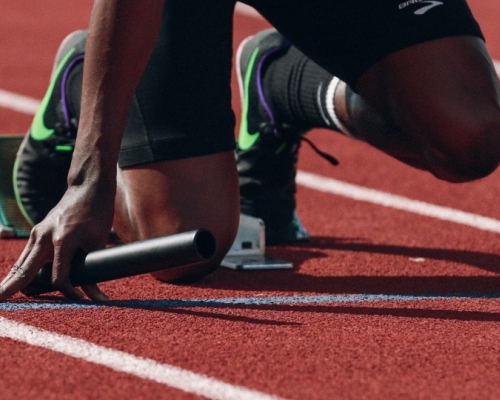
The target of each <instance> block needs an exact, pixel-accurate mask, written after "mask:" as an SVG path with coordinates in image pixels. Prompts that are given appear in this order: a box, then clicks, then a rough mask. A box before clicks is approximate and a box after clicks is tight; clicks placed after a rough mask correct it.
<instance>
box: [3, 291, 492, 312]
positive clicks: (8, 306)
mask: <svg viewBox="0 0 500 400" xmlns="http://www.w3.org/2000/svg"><path fill="white" fill-rule="evenodd" d="M461 299H462V300H472V299H500V292H495V293H434V294H433V293H428V294H348V295H314V296H270V297H233V298H218V299H183V300H111V301H109V302H106V303H92V302H87V303H70V302H22V303H17V302H16V303H10V302H7V303H0V311H33V310H64V309H94V308H106V307H121V308H139V309H144V308H148V307H154V308H158V307H162V308H190V307H206V308H216V307H222V308H223V307H232V306H267V305H292V306H293V305H308V304H315V305H322V304H343V303H382V302H388V301H391V302H392V301H396V302H412V301H436V300H439V301H443V300H461Z"/></svg>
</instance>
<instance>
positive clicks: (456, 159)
mask: <svg viewBox="0 0 500 400" xmlns="http://www.w3.org/2000/svg"><path fill="white" fill-rule="evenodd" d="M454 125H455V126H454V127H452V126H450V127H449V128H448V129H447V134H446V137H447V138H448V142H447V143H446V144H445V145H444V146H434V147H432V148H431V149H430V150H429V151H428V154H427V158H428V160H429V162H430V164H431V171H432V172H433V173H434V175H436V176H437V177H438V178H440V179H443V180H446V181H449V182H457V183H459V182H468V181H473V180H476V179H480V178H483V177H485V176H487V175H489V174H491V173H492V172H493V171H494V170H495V169H496V168H497V167H498V164H499V162H500V113H499V115H498V117H496V119H494V120H490V121H488V122H485V123H479V124H474V123H472V124H463V123H462V124H460V126H457V125H456V124H454Z"/></svg>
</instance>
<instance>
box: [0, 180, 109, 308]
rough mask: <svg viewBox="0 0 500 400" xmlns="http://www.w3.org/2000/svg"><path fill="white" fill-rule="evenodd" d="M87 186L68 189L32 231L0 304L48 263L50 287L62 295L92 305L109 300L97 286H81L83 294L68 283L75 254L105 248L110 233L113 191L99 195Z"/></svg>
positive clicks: (1, 288)
mask: <svg viewBox="0 0 500 400" xmlns="http://www.w3.org/2000/svg"><path fill="white" fill-rule="evenodd" d="M88 186H89V185H80V186H72V187H70V188H69V189H68V191H67V192H66V193H65V195H64V196H63V198H62V199H61V201H60V202H59V204H57V205H56V207H55V208H54V209H53V210H52V211H51V212H50V213H49V214H48V215H47V217H46V218H45V219H44V220H43V221H42V222H40V223H39V224H38V225H36V226H35V227H34V228H33V229H32V231H31V234H30V237H29V240H28V243H27V245H26V247H25V248H24V250H23V252H22V253H21V256H20V257H19V259H18V260H17V262H16V263H15V264H14V266H13V267H12V268H11V270H10V272H9V273H8V274H7V276H6V277H5V278H4V280H3V281H2V282H1V283H0V301H4V300H6V299H8V298H9V297H11V296H12V295H14V294H15V293H17V292H19V291H21V290H23V289H24V288H25V287H26V286H28V285H29V283H30V282H31V281H32V280H33V279H34V278H35V276H36V274H37V273H38V271H39V270H40V269H41V268H42V267H43V266H44V265H45V264H46V263H47V262H50V261H52V264H53V266H52V284H53V286H54V288H55V289H57V290H59V291H60V292H61V293H62V294H63V295H65V296H66V297H68V298H70V299H73V300H83V299H84V298H85V295H84V293H85V294H86V295H87V296H88V297H89V298H90V299H91V300H94V301H106V300H108V297H107V296H106V295H105V294H104V293H102V292H101V291H100V290H99V288H98V287H97V285H87V286H82V290H83V292H82V290H79V289H77V288H75V287H73V286H72V284H71V283H70V280H69V272H70V267H71V260H72V259H73V258H74V256H75V254H77V252H79V251H83V252H84V253H88V252H91V251H94V250H98V249H101V248H103V247H105V245H106V241H107V239H108V237H109V233H110V230H111V225H112V218H113V201H114V192H113V190H111V191H110V192H111V193H102V191H101V193H99V191H98V190H96V189H95V188H92V187H88Z"/></svg>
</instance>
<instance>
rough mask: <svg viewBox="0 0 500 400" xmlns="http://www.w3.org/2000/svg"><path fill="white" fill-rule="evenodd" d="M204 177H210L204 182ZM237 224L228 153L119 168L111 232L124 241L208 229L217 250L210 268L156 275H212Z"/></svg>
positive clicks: (235, 183)
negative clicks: (114, 232)
mask: <svg viewBox="0 0 500 400" xmlns="http://www.w3.org/2000/svg"><path fill="white" fill-rule="evenodd" d="M207 177H211V178H210V179H207ZM238 220H239V196H238V178H237V174H236V165H235V160H234V154H233V152H232V151H230V152H224V153H219V154H214V155H208V156H202V157H195V158H189V159H182V160H173V161H163V162H157V163H152V164H146V165H144V166H136V167H131V168H126V169H120V170H119V172H118V193H117V200H116V209H115V220H114V223H113V226H114V229H115V231H116V232H117V234H118V236H119V237H120V238H122V239H123V240H124V241H126V242H132V241H136V240H142V239H147V238H152V237H158V236H163V235H168V234H173V233H177V232H182V231H188V230H192V229H198V228H207V229H209V230H210V231H212V233H213V234H214V235H215V237H216V239H217V245H218V251H217V255H216V257H215V259H214V260H213V261H212V262H211V263H210V265H202V266H195V267H193V266H187V267H183V268H177V269H174V270H167V271H162V272H159V273H156V274H155V276H156V277H157V278H159V279H162V280H168V281H179V280H182V281H189V280H192V279H198V278H199V277H200V276H202V275H206V274H207V273H209V272H211V271H213V270H214V269H215V268H217V266H218V265H220V262H221V260H222V258H223V257H224V256H225V254H226V253H227V251H228V250H229V249H230V247H231V245H232V243H233V241H234V238H235V236H236V231H237V229H238Z"/></svg>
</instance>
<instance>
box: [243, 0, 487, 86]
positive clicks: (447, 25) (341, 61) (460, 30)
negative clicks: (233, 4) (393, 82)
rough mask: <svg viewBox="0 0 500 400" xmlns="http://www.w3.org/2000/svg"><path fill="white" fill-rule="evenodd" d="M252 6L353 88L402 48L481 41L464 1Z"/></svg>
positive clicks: (311, 0)
mask: <svg viewBox="0 0 500 400" xmlns="http://www.w3.org/2000/svg"><path fill="white" fill-rule="evenodd" d="M248 3H249V4H252V5H253V6H254V7H255V8H257V9H258V10H259V11H260V12H261V13H262V14H263V15H264V16H265V17H266V18H267V19H268V20H269V21H270V22H271V23H272V24H273V25H274V26H275V27H276V28H277V29H278V30H279V31H280V32H281V33H282V34H283V35H284V36H285V37H287V38H288V39H289V40H290V41H291V42H292V43H293V44H294V45H295V46H296V47H297V48H299V50H301V51H302V52H303V53H304V54H306V55H307V56H308V57H309V58H311V59H312V60H313V61H315V62H316V63H317V64H318V65H320V66H321V67H323V68H324V69H326V70H327V71H329V72H330V73H332V74H333V75H335V76H337V77H339V78H340V79H342V80H343V81H345V82H347V83H348V84H349V86H350V87H351V88H353V89H356V86H357V85H356V83H357V80H358V78H359V77H360V76H361V75H362V74H363V73H364V72H366V71H367V70H368V69H369V68H370V67H371V66H373V65H374V64H376V63H377V62H379V61H380V60H382V59H383V58H384V57H387V56H388V55H390V54H393V53H396V52H398V51H400V50H402V49H404V48H407V47H410V46H413V45H415V44H418V43H423V42H426V41H429V40H434V39H438V38H442V37H448V36H455V35H474V36H479V37H482V34H481V31H480V29H479V26H478V25H477V23H476V21H475V20H474V18H473V16H472V14H471V12H470V10H469V7H468V6H467V4H466V3H465V0H442V1H440V2H436V4H437V3H439V4H437V5H436V6H434V7H428V6H429V5H430V4H429V3H432V2H422V1H420V0H410V1H404V0H383V1H380V0H375V1H374V0H327V1H325V0H308V1H305V0H248ZM426 8H427V9H426ZM283 10H286V12H284V11H283ZM422 11H423V12H424V13H423V14H419V13H422Z"/></svg>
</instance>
